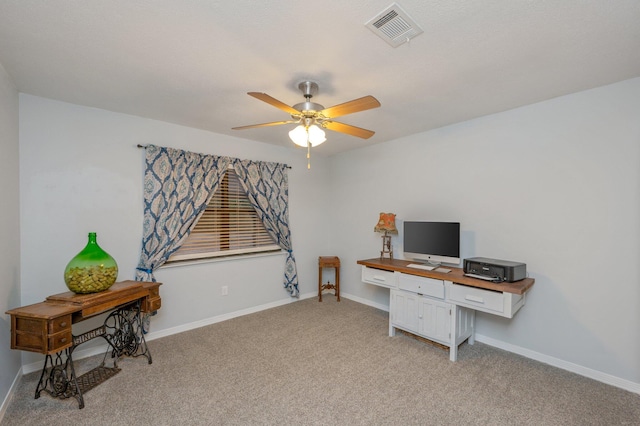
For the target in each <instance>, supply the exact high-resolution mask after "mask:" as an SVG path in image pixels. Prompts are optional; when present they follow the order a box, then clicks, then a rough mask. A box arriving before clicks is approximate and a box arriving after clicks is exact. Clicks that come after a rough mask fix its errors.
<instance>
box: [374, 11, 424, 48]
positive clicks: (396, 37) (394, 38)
mask: <svg viewBox="0 0 640 426" xmlns="http://www.w3.org/2000/svg"><path fill="white" fill-rule="evenodd" d="M365 26H366V27H367V28H369V29H370V30H371V31H373V32H374V33H375V34H376V35H377V36H378V37H380V38H381V39H383V40H384V41H386V42H387V43H389V44H390V45H391V46H393V47H398V46H400V45H401V44H403V43H406V42H408V41H409V40H411V39H412V38H414V37H415V36H417V35H419V34H422V33H423V30H422V28H420V27H419V26H418V24H416V23H415V21H414V20H413V19H411V18H410V17H409V15H407V12H405V11H404V10H402V8H401V7H400V6H399V5H398V4H397V3H392V4H391V6H389V7H387V8H386V9H385V10H383V11H382V12H380V13H378V14H377V15H376V16H374V17H373V18H372V19H371V20H370V21H369V22H367V23H366V24H365Z"/></svg>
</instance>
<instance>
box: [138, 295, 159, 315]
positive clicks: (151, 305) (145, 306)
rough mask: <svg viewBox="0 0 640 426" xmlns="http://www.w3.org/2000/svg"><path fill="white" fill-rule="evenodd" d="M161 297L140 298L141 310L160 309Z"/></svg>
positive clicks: (152, 310) (149, 311)
mask: <svg viewBox="0 0 640 426" xmlns="http://www.w3.org/2000/svg"><path fill="white" fill-rule="evenodd" d="M161 305H162V299H161V298H160V297H145V298H144V299H143V300H142V306H141V311H142V312H146V313H151V312H155V311H157V310H158V309H160V306H161Z"/></svg>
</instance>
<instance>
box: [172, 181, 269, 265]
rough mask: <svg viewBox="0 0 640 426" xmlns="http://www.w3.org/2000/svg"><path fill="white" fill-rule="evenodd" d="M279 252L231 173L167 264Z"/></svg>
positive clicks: (238, 182)
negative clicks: (272, 251)
mask: <svg viewBox="0 0 640 426" xmlns="http://www.w3.org/2000/svg"><path fill="white" fill-rule="evenodd" d="M271 250H280V247H279V246H277V245H276V244H275V242H274V241H273V239H272V238H271V236H270V235H269V234H268V233H267V230H266V229H265V227H264V225H263V224H262V221H261V220H260V218H259V217H258V215H257V214H256V212H255V210H254V208H253V206H251V203H250V202H249V199H248V198H247V196H246V194H245V193H244V190H243V189H242V184H241V183H240V180H239V179H238V176H237V175H236V173H235V172H234V171H233V170H231V169H230V170H228V171H227V173H226V174H225V175H224V177H223V178H222V181H221V182H220V187H219V188H218V190H217V191H216V193H215V194H214V195H213V197H212V198H211V200H210V201H209V204H208V205H207V208H206V209H205V211H204V213H203V215H202V216H201V217H200V219H199V220H198V223H197V224H196V226H195V228H194V229H193V230H192V231H191V234H190V235H189V237H187V240H186V241H185V242H184V244H183V245H182V246H181V247H180V248H179V249H178V250H177V251H176V252H175V253H173V254H172V255H171V257H169V259H168V261H167V262H175V261H179V260H190V259H202V258H209V257H219V256H229V255H235V254H244V253H254V252H263V251H271Z"/></svg>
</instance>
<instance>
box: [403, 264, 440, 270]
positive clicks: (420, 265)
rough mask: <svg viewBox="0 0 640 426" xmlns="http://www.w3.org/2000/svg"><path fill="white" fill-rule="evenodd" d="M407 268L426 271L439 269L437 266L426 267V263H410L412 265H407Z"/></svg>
mask: <svg viewBox="0 0 640 426" xmlns="http://www.w3.org/2000/svg"><path fill="white" fill-rule="evenodd" d="M407 267H409V268H416V269H424V270H425V271H433V270H434V269H436V268H437V266H429V265H425V264H424V263H410V264H408V265H407Z"/></svg>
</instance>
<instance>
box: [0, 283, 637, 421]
mask: <svg viewBox="0 0 640 426" xmlns="http://www.w3.org/2000/svg"><path fill="white" fill-rule="evenodd" d="M323 299H324V301H323V302H322V303H318V302H317V299H307V300H303V301H300V302H297V303H292V304H289V305H286V306H282V307H278V308H274V309H270V310H267V311H263V312H259V313H256V314H252V315H247V316H244V317H241V318H236V319H232V320H229V321H225V322H222V323H219V324H214V325H211V326H207V327H203V328H199V329H197V330H192V331H189V332H185V333H181V334H178V335H174V336H169V337H165V338H162V339H157V340H154V341H151V342H149V347H150V349H151V351H152V355H153V364H151V365H149V364H147V362H146V360H145V359H143V358H126V359H124V360H122V361H121V362H120V363H119V366H120V367H121V368H122V371H121V372H120V373H119V374H117V375H116V376H114V377H112V378H111V379H109V380H108V381H106V382H104V383H103V384H101V385H100V386H98V387H96V388H95V389H92V390H90V391H89V392H87V393H86V394H85V396H84V399H85V405H86V406H85V408H84V409H82V410H79V409H78V404H77V401H76V400H75V399H73V398H71V399H69V400H57V399H53V398H51V397H50V396H48V395H46V394H43V395H42V396H41V397H40V398H39V399H37V400H36V399H33V393H34V391H35V387H36V383H37V380H38V378H39V374H40V373H39V372H37V373H31V374H29V375H27V376H24V377H23V379H22V381H21V383H20V385H19V387H18V389H17V393H16V395H15V396H14V398H13V400H12V401H11V403H10V405H9V407H8V409H7V412H6V414H5V416H4V419H3V421H2V423H1V424H2V425H6V426H9V425H70V424H74V425H76V424H80V425H581V426H582V425H640V395H636V394H634V393H631V392H627V391H624V390H621V389H618V388H615V387H612V386H608V385H605V384H602V383H599V382H596V381H593V380H590V379H587V378H584V377H581V376H578V375H575V374H572V373H569V372H566V371H563V370H559V369H556V368H553V367H550V366H548V365H544V364H540V363H537V362H534V361H531V360H528V359H526V358H523V357H520V356H517V355H513V354H510V353H508V352H504V351H501V350H498V349H495V348H492V347H490V346H486V345H483V344H480V343H476V344H475V345H473V346H470V345H468V344H466V343H464V344H462V345H461V347H460V353H459V360H458V362H455V363H453V362H450V361H449V358H448V354H447V352H445V351H443V350H442V349H440V348H437V347H434V346H431V345H429V344H425V343H423V342H420V341H417V340H415V339H412V338H410V337H407V336H404V335H398V336H396V337H393V338H391V337H388V335H387V333H388V323H387V313H386V312H383V311H379V310H376V309H374V308H371V307H368V306H365V305H361V304H359V303H356V302H353V301H351V300H347V299H344V298H343V299H342V301H341V302H339V303H338V302H336V301H335V298H334V297H333V296H331V295H328V294H327V295H326V296H325V297H324V298H323ZM101 359H102V356H99V357H92V358H88V359H85V360H80V361H79V362H78V370H80V371H79V373H82V372H83V371H86V370H88V369H91V368H93V367H94V366H96V365H97V364H98V363H99V362H100V360H101Z"/></svg>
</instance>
